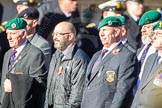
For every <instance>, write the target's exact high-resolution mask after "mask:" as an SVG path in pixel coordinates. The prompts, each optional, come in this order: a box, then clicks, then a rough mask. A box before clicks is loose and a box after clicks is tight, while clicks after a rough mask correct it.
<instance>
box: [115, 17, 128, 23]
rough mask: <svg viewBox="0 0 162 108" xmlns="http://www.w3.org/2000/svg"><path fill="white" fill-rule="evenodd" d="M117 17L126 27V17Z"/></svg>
mask: <svg viewBox="0 0 162 108" xmlns="http://www.w3.org/2000/svg"><path fill="white" fill-rule="evenodd" d="M117 17H118V18H119V19H120V21H121V23H122V25H126V23H127V20H126V18H125V17H124V16H117Z"/></svg>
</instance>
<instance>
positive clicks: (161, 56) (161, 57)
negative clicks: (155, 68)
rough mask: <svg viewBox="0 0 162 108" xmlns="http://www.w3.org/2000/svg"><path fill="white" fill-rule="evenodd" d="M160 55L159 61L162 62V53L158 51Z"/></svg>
mask: <svg viewBox="0 0 162 108" xmlns="http://www.w3.org/2000/svg"><path fill="white" fill-rule="evenodd" d="M158 56H160V59H159V62H158V63H160V62H161V61H162V54H160V53H159V52H158Z"/></svg>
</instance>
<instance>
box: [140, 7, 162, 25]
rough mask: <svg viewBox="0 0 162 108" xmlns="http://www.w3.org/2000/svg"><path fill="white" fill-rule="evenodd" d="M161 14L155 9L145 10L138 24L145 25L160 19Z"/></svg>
mask: <svg viewBox="0 0 162 108" xmlns="http://www.w3.org/2000/svg"><path fill="white" fill-rule="evenodd" d="M160 18H161V14H160V12H158V11H156V10H150V11H147V12H145V13H144V14H143V15H142V17H141V18H140V20H139V25H146V24H150V23H154V22H156V21H158V20H160Z"/></svg>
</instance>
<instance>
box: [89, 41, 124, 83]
mask: <svg viewBox="0 0 162 108" xmlns="http://www.w3.org/2000/svg"><path fill="white" fill-rule="evenodd" d="M122 47H123V44H122V43H120V44H119V45H118V46H117V47H115V48H114V49H119V51H120V50H121V48H122ZM114 49H113V50H114ZM113 50H112V51H113ZM112 51H110V52H109V53H108V54H107V55H106V56H105V57H104V59H103V60H102V61H101V63H100V64H99V65H98V66H97V67H96V70H95V71H94V73H93V74H94V75H93V77H92V78H90V80H89V83H90V82H91V81H92V80H93V79H94V77H96V75H97V73H98V72H99V71H102V68H103V67H104V64H105V63H106V62H108V61H109V60H110V59H111V58H113V57H114V54H113V53H112ZM100 53H101V52H100ZM100 53H99V54H100ZM98 56H99V55H98ZM98 56H97V57H98ZM96 60H97V58H96ZM96 60H95V61H96ZM95 61H94V62H93V65H94V63H95ZM93 65H92V66H91V68H90V71H89V74H91V70H92V67H93Z"/></svg>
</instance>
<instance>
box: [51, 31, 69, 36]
mask: <svg viewBox="0 0 162 108" xmlns="http://www.w3.org/2000/svg"><path fill="white" fill-rule="evenodd" d="M70 33H71V32H67V33H52V36H64V35H69V34H70Z"/></svg>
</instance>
